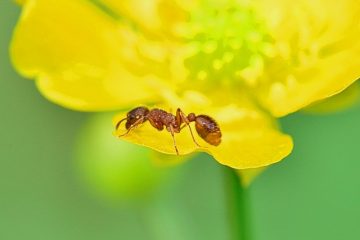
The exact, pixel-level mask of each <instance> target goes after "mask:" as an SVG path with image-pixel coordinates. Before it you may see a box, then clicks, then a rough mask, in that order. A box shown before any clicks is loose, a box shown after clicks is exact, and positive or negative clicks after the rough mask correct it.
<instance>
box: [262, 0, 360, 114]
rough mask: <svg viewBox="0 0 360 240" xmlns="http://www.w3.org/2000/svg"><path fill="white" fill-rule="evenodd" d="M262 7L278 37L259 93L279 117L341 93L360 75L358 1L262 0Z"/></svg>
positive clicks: (271, 34)
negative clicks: (294, 0)
mask: <svg viewBox="0 0 360 240" xmlns="http://www.w3.org/2000/svg"><path fill="white" fill-rule="evenodd" d="M256 8H257V10H256V11H257V13H258V15H259V16H261V17H262V18H263V20H264V22H265V23H266V26H267V29H268V32H269V34H270V36H271V38H272V39H273V40H274V49H273V50H274V55H273V56H272V57H271V58H270V59H269V62H268V64H267V66H266V67H265V68H266V69H265V75H266V76H264V77H263V78H262V82H261V86H260V87H259V89H258V91H257V95H258V96H259V99H260V101H261V102H262V104H263V105H264V106H265V107H266V108H268V109H270V111H271V112H272V113H273V114H274V115H275V116H284V115H286V114H288V113H291V112H294V111H297V110H299V109H300V108H303V107H305V106H307V105H309V104H311V103H313V102H316V101H318V100H321V99H324V98H327V97H330V96H332V95H335V94H337V93H339V92H341V91H342V90H344V89H345V88H346V87H348V86H349V85H351V84H352V83H353V82H354V81H356V80H357V79H358V78H359V76H360V59H359V57H358V56H359V54H360V42H359V41H358V36H359V35H360V18H359V14H360V5H359V2H358V1H357V0H345V1H331V2H329V1H325V0H317V1H310V0H301V1H296V2H293V1H285V0H276V1H269V0H258V1H256Z"/></svg>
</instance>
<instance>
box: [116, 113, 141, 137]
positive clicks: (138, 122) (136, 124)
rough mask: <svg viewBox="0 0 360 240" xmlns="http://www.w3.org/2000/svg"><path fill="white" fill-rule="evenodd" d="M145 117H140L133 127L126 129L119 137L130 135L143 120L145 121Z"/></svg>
mask: <svg viewBox="0 0 360 240" xmlns="http://www.w3.org/2000/svg"><path fill="white" fill-rule="evenodd" d="M143 119H144V118H143V117H142V118H139V119H138V120H137V121H136V122H135V123H134V124H133V125H131V127H129V129H128V130H127V131H126V133H124V134H121V135H119V136H118V137H123V136H126V135H128V133H129V132H130V131H131V130H132V129H133V128H135V127H137V126H138V125H139V124H140V123H141V122H142V121H143Z"/></svg>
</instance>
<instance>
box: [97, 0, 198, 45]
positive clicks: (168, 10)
mask: <svg viewBox="0 0 360 240" xmlns="http://www.w3.org/2000/svg"><path fill="white" fill-rule="evenodd" d="M101 3H103V4H105V5H106V6H107V7H109V8H111V9H113V10H114V11H115V12H117V13H118V14H119V15H121V16H124V17H125V18H127V20H130V21H132V22H133V24H134V25H135V26H136V27H138V28H140V29H141V30H142V31H144V32H147V33H148V34H150V35H154V36H158V37H160V36H161V35H163V34H164V33H165V34H167V36H166V38H168V37H170V36H171V35H176V32H177V30H178V28H179V27H181V26H179V25H180V23H181V22H183V21H185V20H186V19H188V14H187V13H186V11H184V10H183V8H184V6H185V5H186V6H188V5H192V4H193V3H191V1H175V0H172V1H167V0H146V1H142V0H122V1H117V0H101Z"/></svg>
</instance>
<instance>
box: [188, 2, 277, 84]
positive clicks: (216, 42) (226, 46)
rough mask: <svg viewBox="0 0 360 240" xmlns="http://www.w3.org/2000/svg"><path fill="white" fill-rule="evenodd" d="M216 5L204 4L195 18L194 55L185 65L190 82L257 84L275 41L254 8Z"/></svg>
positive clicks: (212, 3)
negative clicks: (272, 42)
mask: <svg viewBox="0 0 360 240" xmlns="http://www.w3.org/2000/svg"><path fill="white" fill-rule="evenodd" d="M215 2H216V1H214V2H212V1H204V2H203V4H202V5H201V7H199V8H198V10H197V11H195V12H193V13H192V15H191V20H190V23H189V28H190V29H191V34H190V35H191V37H190V38H188V39H187V40H188V44H189V46H190V47H191V49H192V53H191V55H190V57H188V58H187V59H186V60H185V63H184V64H185V67H186V68H187V69H188V70H189V80H190V81H192V82H193V83H201V82H203V83H206V84H212V85H214V84H216V85H218V84H227V85H228V84H229V83H242V82H244V80H245V81H246V82H248V83H250V85H251V84H254V82H255V81H256V79H257V76H259V75H260V74H261V73H262V71H263V65H264V57H265V56H266V55H267V52H269V51H270V50H271V49H270V48H271V43H270V42H271V39H270V38H269V36H267V35H266V30H264V25H263V24H262V22H260V21H259V20H258V19H256V16H255V14H254V12H253V11H252V9H251V8H250V7H248V6H246V5H244V4H239V3H215ZM218 2H221V1H218ZM231 85H232V84H231Z"/></svg>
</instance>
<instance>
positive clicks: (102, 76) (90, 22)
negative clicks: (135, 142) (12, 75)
mask: <svg viewBox="0 0 360 240" xmlns="http://www.w3.org/2000/svg"><path fill="white" fill-rule="evenodd" d="M133 35H134V33H133V32H132V30H131V29H130V28H127V27H125V26H122V25H120V24H119V23H117V22H115V21H114V20H113V19H112V18H111V17H110V16H108V15H106V14H105V13H104V12H103V11H102V10H100V9H99V8H98V7H97V6H96V5H95V4H92V3H91V1H80V0H62V1H55V0H29V1H26V4H25V5H24V8H23V12H22V15H21V18H20V21H19V23H18V25H17V27H16V30H15V33H14V38H13V41H12V44H11V55H12V60H13V63H14V65H15V67H16V68H17V70H18V71H19V72H20V73H22V74H23V75H24V76H26V77H28V78H36V80H37V86H38V87H39V89H40V91H41V92H42V93H43V94H44V95H45V96H46V97H47V98H48V99H50V100H51V101H53V102H55V103H58V104H60V105H62V106H65V107H69V108H72V109H77V110H90V111H95V110H109V109H118V108H121V107H125V106H129V105H132V104H133V103H138V102H147V101H149V100H150V99H154V98H155V96H156V91H155V90H154V88H153V85H154V84H153V83H154V82H157V80H158V79H157V78H155V77H153V76H136V75H135V74H133V73H130V72H129V71H128V70H126V69H125V67H124V62H123V61H124V60H123V59H124V57H125V56H126V54H128V52H129V51H130V50H129V48H130V47H129V44H131V43H132V39H131V37H132V36H133ZM129 38H130V39H129Z"/></svg>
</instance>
